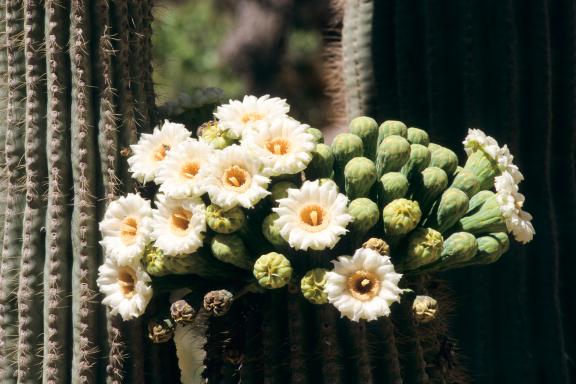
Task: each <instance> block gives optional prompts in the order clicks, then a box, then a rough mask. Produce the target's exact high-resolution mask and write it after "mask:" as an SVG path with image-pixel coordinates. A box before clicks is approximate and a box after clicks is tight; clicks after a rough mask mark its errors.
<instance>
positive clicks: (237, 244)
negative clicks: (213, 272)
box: [210, 233, 254, 271]
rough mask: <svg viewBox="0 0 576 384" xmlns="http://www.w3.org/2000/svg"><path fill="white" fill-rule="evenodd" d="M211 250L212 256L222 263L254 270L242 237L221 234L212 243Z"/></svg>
mask: <svg viewBox="0 0 576 384" xmlns="http://www.w3.org/2000/svg"><path fill="white" fill-rule="evenodd" d="M210 249H211V250H212V255H213V256H214V257H215V258H216V259H218V260H220V261H222V262H224V263H229V264H232V265H234V266H236V267H238V268H242V269H247V270H249V271H251V270H252V266H253V265H254V262H253V261H252V259H251V258H250V256H249V254H248V250H247V249H246V246H245V245H244V242H243V241H242V238H241V237H240V236H237V235H224V234H221V233H219V234H217V235H216V236H214V238H212V240H211V241H210Z"/></svg>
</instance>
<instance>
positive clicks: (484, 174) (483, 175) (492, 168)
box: [464, 150, 500, 190]
mask: <svg viewBox="0 0 576 384" xmlns="http://www.w3.org/2000/svg"><path fill="white" fill-rule="evenodd" d="M464 169H465V170H467V171H470V172H472V173H473V174H474V175H476V177H477V178H478V183H479V184H480V190H484V189H491V188H492V187H493V186H494V178H495V177H496V176H498V175H499V174H500V170H499V168H498V163H497V162H496V161H494V160H493V159H492V158H491V157H490V156H489V155H488V154H486V153H485V152H484V151H481V150H478V151H475V152H474V153H472V154H471V155H470V156H469V157H468V160H466V164H465V165H464Z"/></svg>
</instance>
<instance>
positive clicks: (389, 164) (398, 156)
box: [376, 135, 410, 177]
mask: <svg viewBox="0 0 576 384" xmlns="http://www.w3.org/2000/svg"><path fill="white" fill-rule="evenodd" d="M408 159H410V143H408V140H406V139H405V138H403V137H401V136H397V135H392V136H388V137H386V138H385V139H384V140H383V141H382V143H380V145H379V146H378V153H377V154H376V169H377V170H378V176H379V177H382V175H384V174H385V173H388V172H396V171H399V170H400V169H402V166H403V165H404V164H406V162H407V161H408Z"/></svg>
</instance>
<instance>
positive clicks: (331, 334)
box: [315, 305, 343, 384]
mask: <svg viewBox="0 0 576 384" xmlns="http://www.w3.org/2000/svg"><path fill="white" fill-rule="evenodd" d="M315 315H316V324H317V325H318V328H319V338H318V339H319V343H320V352H321V359H322V367H321V369H322V376H323V377H324V379H325V382H326V383H334V384H338V383H342V380H343V377H342V364H341V362H340V358H341V356H340V341H339V340H338V336H337V333H336V332H335V330H336V327H337V324H338V312H337V310H336V308H334V307H333V306H329V305H321V306H319V307H318V308H317V309H316V313H315Z"/></svg>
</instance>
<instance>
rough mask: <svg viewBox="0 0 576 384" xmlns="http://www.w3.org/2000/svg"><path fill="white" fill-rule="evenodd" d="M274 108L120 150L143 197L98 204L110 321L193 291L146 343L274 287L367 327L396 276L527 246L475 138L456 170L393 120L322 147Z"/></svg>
mask: <svg viewBox="0 0 576 384" xmlns="http://www.w3.org/2000/svg"><path fill="white" fill-rule="evenodd" d="M289 111H290V107H289V105H288V104H287V103H286V101H285V100H282V99H279V98H270V97H269V96H263V97H260V98H257V97H254V96H246V97H244V99H243V100H231V101H230V102H229V103H227V104H223V105H221V106H218V107H217V108H216V110H215V111H214V120H212V121H209V122H206V123H204V124H203V125H201V126H200V127H199V128H198V129H197V130H196V132H194V133H193V132H192V131H190V130H189V129H187V128H186V127H184V126H183V125H181V124H176V123H172V122H169V121H165V122H164V123H163V124H162V125H161V126H159V127H156V128H155V129H154V131H153V132H152V133H150V134H142V135H141V136H140V139H139V141H138V142H137V143H136V144H134V145H132V146H131V151H132V155H131V157H130V158H129V159H128V164H129V171H130V172H131V174H132V177H133V178H134V179H135V180H137V181H138V182H139V183H141V184H142V185H145V188H139V190H140V191H141V193H130V194H128V195H126V196H124V197H121V198H119V199H118V200H116V201H114V202H112V203H110V205H109V206H108V209H107V211H106V213H105V216H104V218H103V220H102V221H101V223H100V230H101V234H102V241H101V244H102V247H103V249H104V251H105V256H106V257H105V262H104V264H103V265H102V266H101V267H100V269H99V273H100V274H99V278H98V285H99V287H100V290H101V292H102V293H103V294H104V296H105V297H104V303H106V304H108V305H109V306H110V307H111V311H112V313H119V314H120V315H121V316H122V318H123V319H125V320H128V319H132V318H135V317H138V316H140V315H142V314H143V313H144V311H145V310H146V307H147V304H148V302H149V301H150V300H151V298H152V296H153V292H152V282H154V283H155V287H156V285H158V286H162V284H165V283H166V282H168V286H169V287H170V288H169V289H174V288H175V285H178V284H183V286H182V287H181V288H187V287H188V286H190V285H192V282H194V286H195V289H196V290H200V292H202V289H205V290H206V292H203V293H202V295H205V296H203V300H197V298H198V297H200V298H201V299H202V295H200V296H198V295H197V293H194V294H191V296H189V297H188V296H185V297H184V298H182V299H181V300H178V301H177V302H175V303H174V304H173V307H172V309H171V312H170V317H171V318H165V319H163V320H162V319H161V320H155V323H154V324H152V325H151V328H150V329H151V339H152V340H153V341H154V342H164V341H166V340H167V339H169V338H170V337H172V335H173V334H174V332H175V330H176V333H178V332H180V331H179V329H181V327H182V326H185V325H186V324H188V323H192V322H194V318H195V316H200V315H199V313H204V315H206V313H208V315H211V316H223V315H225V314H226V312H227V311H228V310H229V308H230V306H231V305H232V304H233V302H234V301H235V300H236V299H237V298H238V297H239V296H241V295H243V294H244V293H246V292H259V293H263V292H266V291H267V290H269V289H281V288H283V287H287V286H289V287H291V289H290V291H291V292H292V291H300V293H301V294H302V296H303V297H304V298H306V299H307V300H308V301H310V302H311V303H313V304H316V305H325V304H331V305H333V306H335V307H336V308H337V309H338V310H339V311H340V312H341V314H342V316H344V317H347V318H349V319H350V320H352V321H360V320H367V321H371V320H375V319H377V318H378V317H381V316H388V315H389V314H390V312H391V310H393V304H394V303H395V302H399V301H400V299H401V295H402V293H403V291H404V290H403V289H402V288H400V287H399V284H401V278H402V276H403V274H417V273H423V272H434V271H442V270H446V269H452V268H459V267H464V266H469V265H475V264H487V263H492V262H495V261H496V260H498V258H499V257H500V256H501V255H502V254H503V253H505V252H506V251H507V249H508V246H509V239H508V235H507V233H506V232H507V231H508V232H512V233H513V234H514V236H515V238H516V239H517V240H519V241H521V242H527V241H529V240H531V238H532V234H533V232H534V230H533V227H532V225H531V224H530V219H531V217H530V215H529V214H528V213H526V212H525V211H523V210H522V205H523V203H524V196H523V195H521V194H520V193H519V192H518V183H519V182H520V181H522V179H523V176H522V174H521V173H520V171H519V170H518V168H517V167H516V166H515V165H514V163H513V157H512V155H511V154H510V152H509V150H508V148H507V147H506V146H504V147H500V146H499V145H498V143H497V142H496V140H494V139H493V138H491V137H489V136H486V135H485V134H484V133H483V132H482V131H480V130H470V133H469V135H468V137H467V138H466V140H465V142H464V148H465V151H466V153H467V154H468V161H467V162H466V164H465V165H464V166H463V167H459V166H458V157H457V155H456V154H455V153H454V152H452V151H451V150H449V149H448V148H445V147H443V146H440V145H438V144H435V143H431V142H430V140H429V137H428V134H427V133H426V132H425V131H424V130H421V129H418V128H408V127H407V126H406V125H405V124H404V123H402V122H399V121H386V122H384V123H382V124H380V125H379V124H377V123H376V121H374V120H373V119H371V118H369V117H359V118H356V119H354V120H352V122H351V124H350V130H349V132H348V133H341V134H339V135H338V136H336V138H335V139H334V140H333V142H332V143H331V145H327V144H325V143H324V138H323V135H322V133H321V132H320V131H319V130H317V129H314V128H311V127H309V126H308V125H306V124H302V123H300V122H299V121H297V120H295V119H294V118H292V117H290V116H289V115H288V113H289ZM492 190H495V191H496V193H494V192H492ZM399 272H402V274H401V273H399ZM171 275H185V276H187V277H188V279H187V280H186V278H184V280H182V278H179V279H176V278H174V279H171V278H170V276H171ZM160 276H166V277H165V278H163V279H160V278H159V277H160ZM182 281H186V282H185V283H182ZM218 284H222V286H221V287H218V288H222V289H218V290H213V289H214V285H218ZM402 284H407V283H402ZM406 287H409V286H408V285H407V286H406ZM176 288H178V287H177V286H176ZM223 288H225V289H223ZM195 298H196V299H195ZM194 300H196V302H195V301H194ZM202 305H203V308H204V309H203V310H204V312H202V310H200V308H199V306H202ZM206 311H207V312H206ZM204 315H203V316H204ZM174 324H176V327H174Z"/></svg>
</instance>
